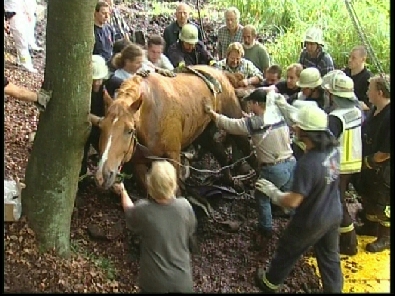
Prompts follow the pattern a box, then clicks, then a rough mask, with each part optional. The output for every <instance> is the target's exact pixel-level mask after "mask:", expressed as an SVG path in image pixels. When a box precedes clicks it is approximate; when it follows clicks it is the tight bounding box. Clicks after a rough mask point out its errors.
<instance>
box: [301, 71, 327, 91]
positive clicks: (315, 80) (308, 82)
mask: <svg viewBox="0 0 395 296" xmlns="http://www.w3.org/2000/svg"><path fill="white" fill-rule="evenodd" d="M321 84H322V78H321V74H320V71H319V70H318V69H317V68H314V67H310V68H306V69H304V70H302V72H300V77H299V81H297V82H296V85H297V86H299V87H301V88H316V87H318V86H320V85H321Z"/></svg>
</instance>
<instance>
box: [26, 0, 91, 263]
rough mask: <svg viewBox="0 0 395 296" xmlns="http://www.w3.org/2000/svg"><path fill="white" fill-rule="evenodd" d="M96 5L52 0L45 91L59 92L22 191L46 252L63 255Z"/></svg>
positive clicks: (44, 119) (84, 130) (45, 116)
mask: <svg viewBox="0 0 395 296" xmlns="http://www.w3.org/2000/svg"><path fill="white" fill-rule="evenodd" d="M95 4H96V0H84V1H81V0H67V1H64V0H51V1H48V7H47V17H48V19H47V29H46V66H45V74H44V83H43V88H44V89H46V90H52V91H53V94H52V98H51V101H50V102H49V103H48V105H47V109H46V111H45V112H43V113H41V114H40V119H39V124H38V129H37V134H36V137H35V140H34V144H33V149H32V153H31V155H30V157H29V161H28V165H27V168H26V177H25V183H26V188H25V189H24V190H23V192H22V209H23V213H24V214H26V216H27V219H28V223H29V226H30V227H31V228H32V229H33V231H34V232H35V235H36V240H37V243H38V246H39V248H40V250H41V251H44V252H45V251H49V250H55V252H56V253H57V254H59V255H61V256H67V255H69V251H70V224H71V216H72V212H73V207H74V200H75V195H76V192H77V184H78V175H79V171H80V167H81V160H82V155H83V148H84V143H85V141H86V139H87V136H88V134H89V131H90V124H89V122H88V114H89V109H90V95H91V88H92V65H91V64H92V50H93V44H94V36H93V13H94V7H95Z"/></svg>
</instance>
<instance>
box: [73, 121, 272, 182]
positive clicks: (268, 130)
mask: <svg viewBox="0 0 395 296" xmlns="http://www.w3.org/2000/svg"><path fill="white" fill-rule="evenodd" d="M271 130H272V125H271V126H270V127H269V128H268V129H267V130H266V131H265V132H264V134H263V135H262V138H261V140H260V141H259V142H258V143H257V144H256V145H255V146H259V145H260V144H261V142H262V141H263V140H264V139H265V138H266V137H267V136H268V135H269V133H270V131H271ZM135 140H136V142H139V141H138V139H137V137H136V139H135ZM252 155H254V151H251V153H250V154H249V155H247V156H244V157H242V158H240V159H238V160H236V161H235V162H233V163H231V164H229V165H226V166H223V167H221V168H219V169H217V170H208V169H197V168H195V167H193V166H191V165H184V164H183V163H181V162H179V161H176V160H174V159H171V158H167V157H159V156H146V157H145V158H147V159H152V160H166V161H169V162H173V163H175V164H177V165H179V166H181V167H188V168H189V169H191V170H193V171H195V172H198V173H203V174H219V173H221V172H222V171H224V170H226V169H228V168H233V167H234V166H235V165H236V164H238V163H239V162H242V161H244V160H247V159H249V158H250V157H251V156H252ZM88 176H92V174H88V173H86V174H84V175H82V176H80V177H79V179H78V181H79V182H80V181H82V180H83V179H85V178H86V177H88ZM117 177H118V178H120V181H121V182H122V181H123V180H124V179H130V178H132V177H133V174H130V175H128V174H123V173H119V174H118V175H117ZM238 179H241V178H238Z"/></svg>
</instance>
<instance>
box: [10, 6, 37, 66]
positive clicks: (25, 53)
mask: <svg viewBox="0 0 395 296" xmlns="http://www.w3.org/2000/svg"><path fill="white" fill-rule="evenodd" d="M4 15H5V17H6V19H7V20H8V21H9V24H10V32H11V34H12V36H13V37H14V41H15V47H16V51H17V60H18V65H20V66H22V67H23V68H24V69H26V70H28V71H29V72H32V73H37V69H35V68H34V66H33V63H32V58H31V56H30V52H29V33H28V30H27V28H28V26H29V16H28V14H27V12H26V11H25V8H24V1H21V0H4Z"/></svg>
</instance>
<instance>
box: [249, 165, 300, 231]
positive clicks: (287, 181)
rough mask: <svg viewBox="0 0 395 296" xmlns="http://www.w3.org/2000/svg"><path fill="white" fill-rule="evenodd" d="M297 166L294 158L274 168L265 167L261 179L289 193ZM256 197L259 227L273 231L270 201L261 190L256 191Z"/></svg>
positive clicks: (262, 169)
mask: <svg viewBox="0 0 395 296" xmlns="http://www.w3.org/2000/svg"><path fill="white" fill-rule="evenodd" d="M295 165H296V160H295V159H294V158H292V159H290V160H287V161H285V162H282V163H279V164H276V165H273V166H264V167H262V168H261V172H260V174H259V177H260V178H264V179H266V180H268V181H270V182H272V183H273V184H274V185H275V186H277V188H278V189H280V190H281V191H284V192H285V191H289V190H290V189H291V186H292V182H293V173H294V169H295ZM254 197H255V200H256V202H257V208H258V227H259V228H260V229H262V230H264V231H268V232H270V231H271V230H272V209H271V205H270V199H269V197H267V196H266V195H265V194H263V193H262V192H260V191H259V190H255V193H254Z"/></svg>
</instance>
